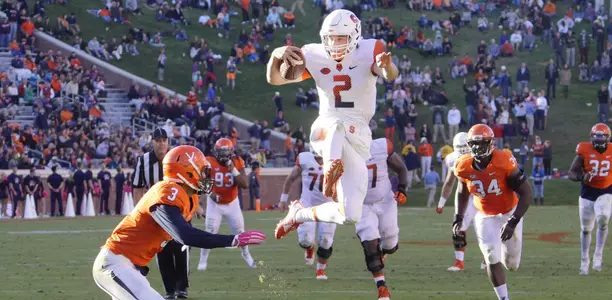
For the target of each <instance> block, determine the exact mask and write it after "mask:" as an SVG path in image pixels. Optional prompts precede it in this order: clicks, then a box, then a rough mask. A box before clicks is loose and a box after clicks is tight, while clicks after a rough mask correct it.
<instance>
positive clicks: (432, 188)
mask: <svg viewBox="0 0 612 300" xmlns="http://www.w3.org/2000/svg"><path fill="white" fill-rule="evenodd" d="M421 159H422V158H421ZM424 173H425V172H424ZM423 183H424V184H425V190H426V191H427V207H428V208H430V207H433V205H434V204H435V196H436V189H437V186H438V184H440V175H439V174H438V172H436V170H435V169H434V167H433V166H431V167H429V169H428V170H427V172H426V173H425V175H424V176H423Z"/></svg>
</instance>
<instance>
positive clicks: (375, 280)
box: [374, 275, 385, 283]
mask: <svg viewBox="0 0 612 300" xmlns="http://www.w3.org/2000/svg"><path fill="white" fill-rule="evenodd" d="M379 281H385V275H379V276H376V277H374V282H376V283H378V282H379Z"/></svg>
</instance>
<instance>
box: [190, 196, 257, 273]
mask: <svg viewBox="0 0 612 300" xmlns="http://www.w3.org/2000/svg"><path fill="white" fill-rule="evenodd" d="M238 201H239V200H238V198H236V199H235V200H234V201H232V202H230V203H228V204H217V203H216V202H215V201H213V200H212V199H211V198H210V197H208V201H207V202H206V225H205V227H206V232H209V233H213V234H218V233H219V228H220V227H221V221H222V220H223V218H225V220H226V221H227V226H228V227H229V228H230V230H231V231H232V234H233V235H238V234H241V233H243V232H244V216H243V215H242V211H241V210H240V203H239V202H238ZM242 251H243V255H247V254H248V251H249V250H248V247H243V248H242ZM209 254H210V249H200V263H206V261H207V260H208V255H209ZM248 255H249V256H250V254H248Z"/></svg>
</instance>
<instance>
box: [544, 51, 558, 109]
mask: <svg viewBox="0 0 612 300" xmlns="http://www.w3.org/2000/svg"><path fill="white" fill-rule="evenodd" d="M558 77H559V68H558V67H557V64H555V63H554V61H553V60H552V59H550V60H549V61H548V65H547V66H546V69H545V70H544V78H545V79H546V99H550V100H552V99H555V98H556V97H557V96H556V95H557V88H556V87H557V78H558Z"/></svg>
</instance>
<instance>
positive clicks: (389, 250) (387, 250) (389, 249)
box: [382, 244, 399, 254]
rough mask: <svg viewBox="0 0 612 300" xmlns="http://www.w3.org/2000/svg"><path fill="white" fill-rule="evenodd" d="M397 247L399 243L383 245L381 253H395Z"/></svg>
mask: <svg viewBox="0 0 612 300" xmlns="http://www.w3.org/2000/svg"><path fill="white" fill-rule="evenodd" d="M397 249H399V244H395V246H393V247H391V248H385V247H384V246H383V249H382V253H383V254H393V253H395V251H397Z"/></svg>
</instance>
